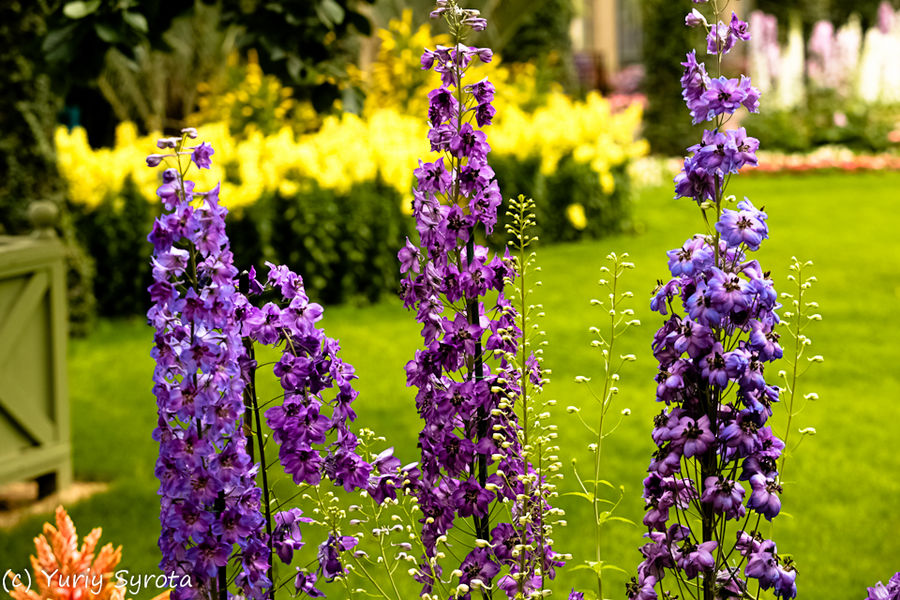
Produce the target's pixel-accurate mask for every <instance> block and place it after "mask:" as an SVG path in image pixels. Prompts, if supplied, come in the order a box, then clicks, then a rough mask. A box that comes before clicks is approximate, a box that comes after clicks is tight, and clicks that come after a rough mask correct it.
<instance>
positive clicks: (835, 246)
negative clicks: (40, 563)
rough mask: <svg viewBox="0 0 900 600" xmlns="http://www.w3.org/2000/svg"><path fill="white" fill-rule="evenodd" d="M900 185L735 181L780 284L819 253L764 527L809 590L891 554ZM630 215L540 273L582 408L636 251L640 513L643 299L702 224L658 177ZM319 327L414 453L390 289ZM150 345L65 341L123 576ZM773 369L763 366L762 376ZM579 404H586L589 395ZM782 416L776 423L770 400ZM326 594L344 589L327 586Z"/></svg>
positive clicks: (146, 514)
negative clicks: (805, 370) (802, 395)
mask: <svg viewBox="0 0 900 600" xmlns="http://www.w3.org/2000/svg"><path fill="white" fill-rule="evenodd" d="M898 189H900V175H898V174H878V173H873V174H866V175H839V174H834V175H815V176H794V177H754V178H751V177H745V178H743V179H741V180H735V184H734V188H733V190H732V192H733V193H735V194H736V195H738V197H741V196H743V195H747V196H749V197H750V198H751V199H752V200H753V201H754V203H755V204H756V205H757V206H760V205H765V207H766V210H767V212H768V213H769V226H770V232H771V236H772V239H770V240H768V241H767V242H766V243H765V244H764V245H763V250H762V251H761V252H760V253H758V258H759V260H760V262H761V263H762V264H763V267H764V269H767V270H771V271H772V274H773V277H774V279H775V281H776V284H777V285H778V286H779V289H786V285H787V282H786V281H785V276H786V274H787V266H788V264H789V260H790V257H791V256H797V257H798V258H801V259H803V260H805V259H811V260H813V261H815V265H816V266H815V270H814V273H815V275H816V276H817V277H818V283H817V284H816V285H815V287H814V288H813V291H812V298H813V299H815V300H818V301H819V303H820V305H821V309H820V312H821V313H822V315H823V317H824V321H823V322H821V323H818V324H815V325H814V327H813V328H812V329H810V331H809V334H810V336H811V337H812V339H813V341H814V346H813V349H814V353H817V354H822V355H824V356H825V358H826V362H825V363H824V364H822V365H818V366H817V367H815V368H814V369H813V370H812V371H810V374H809V376H808V378H807V379H805V380H803V381H802V382H801V388H802V391H804V392H805V391H816V392H818V394H819V397H820V399H819V401H818V402H816V403H813V404H810V405H809V407H808V408H807V410H806V411H805V412H804V413H803V414H802V415H801V416H800V417H799V418H798V419H797V420H795V423H794V425H795V427H794V435H795V438H794V439H796V438H797V437H798V436H796V428H797V427H807V426H811V427H815V428H816V429H817V430H818V435H817V436H816V437H814V438H812V439H810V440H808V441H806V442H804V444H803V445H802V446H801V447H800V449H799V450H798V452H797V453H796V455H795V456H793V457H792V458H791V459H790V462H789V463H788V469H787V470H788V476H787V479H788V482H787V485H786V487H785V493H784V496H783V506H784V511H786V512H787V513H790V515H792V516H790V517H787V516H785V517H780V518H778V519H777V523H776V525H775V528H774V529H775V538H776V540H777V542H778V547H779V550H780V551H781V552H782V553H786V554H792V555H793V556H794V557H795V560H796V562H797V565H798V569H799V576H798V587H799V590H800V597H801V598H810V599H818V598H823V599H824V598H836V599H848V600H849V599H853V598H859V597H862V595H863V594H864V593H865V587H866V586H867V585H873V584H874V582H875V581H877V580H879V579H882V580H885V579H886V578H888V577H890V575H891V574H893V573H894V572H895V571H896V569H897V568H900V565H898V564H897V562H896V557H897V556H900V536H898V535H897V533H898V532H900V514H898V512H897V511H896V503H897V498H898V497H900V478H898V477H897V475H896V474H897V473H900V454H898V453H897V452H896V451H895V445H896V443H895V441H896V437H897V431H898V425H897V423H900V402H898V399H900V377H898V371H897V368H896V359H895V354H896V351H897V348H898V344H897V341H896V340H897V339H900V316H898V314H897V307H898V306H900V279H898V277H897V273H898V271H900V237H898V236H897V234H896V209H897V191H898ZM636 212H637V215H638V221H639V222H640V223H641V227H642V231H641V232H640V233H639V234H638V235H634V236H618V237H614V238H611V239H606V240H602V241H598V242H583V243H578V244H571V245H563V246H555V247H551V248H541V249H540V250H539V260H540V264H541V265H542V267H543V273H542V276H543V282H544V285H543V286H542V287H541V288H539V289H538V290H537V291H536V294H535V300H536V301H538V302H541V303H542V304H543V305H544V307H545V312H546V315H547V316H546V318H545V319H544V322H543V328H544V329H545V330H546V332H547V339H548V341H549V346H548V347H547V349H546V355H545V356H546V363H545V365H546V367H548V368H549V369H551V370H552V372H553V373H552V376H551V379H552V382H551V383H550V384H549V385H548V386H547V388H546V393H547V394H548V395H549V396H550V397H552V398H556V399H558V401H559V405H560V406H561V407H565V406H567V405H572V404H574V405H579V406H585V407H588V406H589V405H590V402H589V400H588V394H587V390H585V389H584V388H583V387H580V386H578V385H576V384H575V383H574V381H573V380H574V377H575V376H576V375H587V376H595V375H597V374H598V372H599V360H598V359H599V356H598V355H597V354H596V350H593V349H591V348H590V345H589V344H590V339H591V335H590V334H589V333H588V331H587V329H588V327H589V326H591V325H595V324H599V323H600V322H601V320H602V319H603V315H602V314H601V311H600V310H599V309H597V308H595V307H592V306H590V304H589V300H590V298H592V297H596V296H598V295H599V294H600V293H601V292H600V290H599V288H598V287H597V285H596V281H597V279H598V278H599V276H600V271H599V269H600V266H601V265H603V264H604V260H603V259H604V256H605V255H606V254H607V253H608V252H610V251H616V252H619V253H621V252H628V253H629V254H630V255H631V259H632V260H633V261H634V262H635V263H636V265H637V268H636V269H635V270H634V271H631V272H629V274H628V275H627V277H628V278H627V279H626V280H625V282H624V283H625V285H626V287H627V288H629V289H631V290H633V291H634V293H635V303H634V304H635V306H634V308H635V310H636V312H637V316H638V318H640V319H641V321H642V323H643V325H642V326H641V327H639V328H636V329H634V330H632V331H630V332H629V333H628V335H627V336H626V337H625V338H624V339H623V343H622V347H621V348H622V351H623V352H625V351H630V352H634V353H635V354H637V355H638V359H639V360H638V362H637V363H633V364H631V365H628V366H627V368H626V370H625V371H624V372H623V374H622V381H621V384H620V388H621V390H622V392H621V394H620V396H619V397H618V399H617V400H616V402H617V403H618V407H619V408H625V407H628V408H630V409H631V411H632V414H631V416H630V417H628V418H627V419H626V420H625V421H624V422H623V423H622V425H621V427H620V428H619V429H618V431H617V432H616V433H615V434H614V435H613V436H612V437H610V438H609V439H608V440H607V445H606V446H605V448H604V455H605V458H604V474H603V476H604V477H605V478H606V479H608V480H610V481H612V482H614V483H616V484H621V485H624V486H625V490H626V493H625V498H624V500H623V502H622V505H621V513H620V514H621V515H622V516H625V517H628V518H631V519H632V520H634V521H637V522H639V521H640V519H641V517H642V513H643V505H642V501H641V499H640V490H641V480H642V478H643V477H644V474H645V472H646V467H647V463H648V461H649V456H650V452H651V450H652V442H651V440H650V435H649V434H650V429H651V419H652V415H653V414H655V413H656V412H658V410H659V406H658V405H657V404H656V402H655V401H654V387H655V384H654V383H653V381H652V378H653V375H654V373H655V363H654V360H653V357H652V355H651V354H650V352H649V343H650V339H651V337H652V335H653V332H654V331H655V329H656V328H657V327H658V326H659V324H660V318H659V317H658V316H655V315H651V314H650V312H649V308H648V306H647V304H648V297H649V294H650V291H651V290H652V288H653V287H654V282H655V281H656V279H657V278H662V277H665V276H666V265H665V254H664V253H665V251H666V250H668V249H670V248H673V247H676V246H678V245H680V244H681V243H682V242H683V241H684V240H685V239H686V238H687V237H689V236H690V235H691V234H693V233H694V232H697V231H700V230H701V229H702V227H703V222H702V219H701V218H700V216H699V212H698V211H697V210H696V208H695V207H694V206H693V205H692V203H690V202H689V201H687V200H679V201H673V200H671V192H670V190H669V189H668V188H665V189H655V190H647V191H646V192H645V193H643V194H642V195H641V197H640V198H639V199H638V201H637V205H636ZM324 325H325V327H326V329H327V331H328V333H329V335H331V336H334V337H337V338H339V339H340V340H341V345H342V347H343V348H344V350H343V357H344V358H345V360H347V361H349V362H351V363H352V364H354V365H355V367H356V369H357V373H358V375H359V377H360V379H359V382H358V389H359V390H360V392H361V395H360V398H359V400H358V401H357V404H356V408H357V411H358V413H359V420H358V423H359V424H360V425H364V426H366V427H370V428H372V429H374V430H375V431H376V432H378V433H379V434H381V435H385V436H387V437H389V439H390V443H391V444H392V445H394V446H395V447H396V453H397V454H398V455H399V456H401V457H402V458H404V459H407V460H409V461H411V460H414V459H415V455H416V448H415V441H416V435H417V431H418V427H419V421H418V418H417V416H416V413H415V408H414V405H413V400H412V398H413V394H412V392H411V390H408V389H407V388H406V387H405V372H404V370H403V366H404V364H405V363H406V362H407V361H408V360H409V359H410V358H411V357H412V355H413V353H414V351H415V349H416V348H417V347H418V346H419V344H420V340H421V338H420V337H419V334H418V328H417V326H416V323H415V322H414V321H413V318H412V315H410V314H409V313H407V311H405V310H404V309H403V307H402V306H400V304H399V302H397V301H392V302H386V303H383V304H379V305H377V306H371V307H366V308H353V307H349V306H337V307H327V310H326V316H325V320H324ZM150 344H151V334H150V331H149V329H148V328H147V327H146V326H145V325H144V324H143V322H142V321H141V320H133V321H116V322H103V323H101V325H100V327H99V329H98V330H97V331H96V332H95V333H94V334H93V335H92V336H91V337H90V338H89V339H87V340H75V341H73V343H72V345H71V351H70V356H71V360H70V378H71V399H72V406H73V411H72V413H73V433H74V440H75V441H74V443H75V468H76V474H77V477H78V478H79V479H82V480H85V479H87V480H105V481H111V482H113V487H112V490H111V491H110V492H109V493H108V494H104V495H103V496H98V497H94V498H92V499H90V500H88V501H85V502H83V503H80V504H78V505H76V506H73V507H71V514H72V516H73V518H74V519H75V522H76V525H78V526H79V528H80V530H81V531H82V532H83V533H87V531H88V530H89V529H90V528H91V527H95V526H103V528H104V535H103V539H104V540H106V541H112V542H114V543H116V544H122V545H123V546H124V560H123V567H124V568H128V569H130V570H131V571H132V572H133V573H151V572H153V571H154V569H155V568H156V563H157V560H158V557H157V551H156V546H155V544H156V536H157V534H158V505H157V497H156V480H155V479H154V476H153V466H154V461H155V454H156V444H155V443H154V442H153V441H152V440H151V439H150V432H151V431H152V429H153V427H154V425H155V421H156V417H155V404H154V399H153V397H152V395H151V393H150V388H151V383H150V375H151V372H152V361H151V359H150V357H149V351H150ZM778 368H780V367H777V366H776V367H774V368H770V370H769V378H770V380H773V381H774V379H773V378H774V374H775V372H777V369H778ZM268 389H269V390H270V391H271V390H273V389H274V388H272V387H270V388H268ZM583 414H584V415H585V416H586V417H587V418H590V415H591V411H590V409H589V408H586V409H585V412H584V413H583ZM554 418H555V420H556V422H557V423H558V424H559V430H560V443H561V446H562V456H563V461H564V463H565V464H566V472H567V473H569V457H574V458H575V459H577V460H578V461H579V462H580V463H586V462H587V459H588V452H587V444H588V443H589V441H590V440H589V439H588V438H589V434H588V433H587V432H585V431H584V430H583V429H582V427H581V426H580V424H579V423H578V422H577V420H576V419H575V418H574V417H572V416H570V415H567V414H566V413H565V411H563V410H559V411H557V414H556V415H555V416H554ZM774 423H775V426H776V430H779V431H781V432H782V433H783V429H784V418H783V412H782V411H781V410H780V409H777V410H776V417H775V420H774ZM286 484H287V482H283V483H281V484H280V485H283V486H286ZM563 487H564V488H566V489H563V490H561V491H568V490H571V489H574V483H573V482H572V480H571V478H568V479H567V480H566V481H565V482H564V483H563ZM579 502H580V501H573V500H572V499H571V497H569V498H565V499H563V501H562V504H563V506H564V507H565V508H566V510H567V512H568V516H567V520H568V523H569V525H568V527H567V528H565V529H561V530H559V531H558V532H557V535H556V542H557V548H558V549H559V550H561V551H564V552H571V553H572V554H574V555H575V556H576V560H577V559H578V558H581V557H585V558H588V557H591V556H592V554H593V550H592V536H591V535H589V533H590V532H591V531H592V529H591V524H590V520H589V517H588V515H587V511H586V510H585V508H586V505H585V504H579ZM41 520H42V519H33V520H30V521H29V522H27V523H24V524H22V525H21V526H19V527H17V528H16V529H14V530H12V531H8V532H3V533H2V534H0V565H9V566H24V565H25V562H26V557H27V555H28V554H29V553H30V552H31V550H32V545H31V538H32V537H33V536H34V535H35V534H36V533H37V532H38V531H39V529H40V522H41ZM764 531H765V529H764ZM642 532H643V529H642V527H629V526H627V525H621V524H617V525H612V526H609V527H608V528H607V529H605V530H604V542H603V544H602V548H603V553H604V556H605V559H606V560H608V561H610V562H612V563H614V564H617V565H619V566H621V567H622V568H624V569H626V570H628V571H629V572H630V573H631V572H633V570H634V568H635V566H636V564H637V563H638V562H639V560H640V556H639V554H638V552H637V548H638V547H639V545H640V544H641V543H642V539H641V534H642ZM4 568H6V567H4ZM629 576H630V575H629ZM608 578H609V582H608V584H607V586H606V588H605V592H606V594H605V595H606V596H608V597H612V598H621V597H623V595H624V594H623V591H624V590H623V587H622V583H623V580H624V577H623V576H617V575H616V574H614V573H610V574H609V575H608ZM559 580H560V584H559V587H558V590H559V594H558V595H559V596H562V591H563V590H566V591H567V590H568V589H569V588H570V587H572V586H573V585H574V586H576V587H580V588H586V587H587V586H588V585H589V584H590V581H589V579H588V577H587V575H585V573H584V571H568V570H563V571H562V572H561V574H560V577H559ZM327 593H328V596H329V598H341V597H343V590H341V589H339V588H338V587H336V586H331V587H329V588H328V589H327ZM140 597H142V598H143V597H149V596H147V595H145V594H141V595H140Z"/></svg>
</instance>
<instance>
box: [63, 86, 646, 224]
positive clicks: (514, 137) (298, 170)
mask: <svg viewBox="0 0 900 600" xmlns="http://www.w3.org/2000/svg"><path fill="white" fill-rule="evenodd" d="M497 112H498V115H497V119H496V121H495V124H494V125H492V126H490V127H488V130H487V132H488V142H489V143H490V144H491V146H492V148H493V152H494V153H497V154H503V155H513V156H516V157H519V158H525V157H527V156H532V155H539V156H540V157H541V167H542V170H543V172H544V173H545V174H551V173H553V172H554V170H555V168H556V165H557V163H558V161H559V160H560V158H562V157H563V156H564V155H566V154H567V153H570V152H571V153H573V156H574V158H575V160H576V161H578V162H581V163H590V165H591V167H592V169H593V170H594V171H595V172H596V173H597V175H598V177H600V181H601V183H602V185H603V189H604V191H606V192H607V193H611V192H612V191H613V178H612V173H611V169H612V168H613V167H615V166H617V165H621V164H624V163H626V162H628V161H629V160H631V159H634V158H638V157H641V156H643V155H644V154H646V152H647V146H646V143H645V142H644V141H643V140H639V139H636V138H635V132H636V131H637V128H638V126H639V124H640V119H641V111H640V107H639V106H637V105H634V106H632V107H630V108H628V109H626V110H625V111H623V112H621V113H617V114H612V113H611V112H610V110H609V103H608V102H607V101H606V100H605V99H603V98H601V97H600V96H598V95H590V96H589V97H588V98H587V100H586V101H585V102H576V101H573V100H571V99H570V98H568V97H567V96H565V95H564V94H562V93H552V94H551V95H550V97H549V99H548V102H547V104H546V105H545V106H542V107H540V108H538V109H537V110H536V111H534V112H533V113H526V112H524V111H522V110H521V109H519V108H517V107H516V106H498V109H497ZM200 130H201V134H202V137H203V139H204V140H206V141H209V142H210V143H211V144H212V145H213V146H214V148H215V151H216V154H215V155H214V156H213V167H212V169H210V170H209V171H203V172H202V174H200V175H198V180H199V181H198V183H200V184H201V185H202V184H206V185H213V184H215V182H216V181H221V182H222V198H223V200H224V201H225V202H226V203H227V205H228V206H230V207H241V206H246V205H249V204H252V203H253V202H255V200H256V199H257V198H258V197H259V196H260V195H262V194H263V193H265V192H271V191H275V190H281V191H282V192H284V193H291V191H292V190H296V189H297V187H296V186H298V185H301V184H302V182H303V181H304V180H307V179H309V180H313V181H315V182H317V183H318V184H319V185H320V186H321V187H323V188H326V189H333V190H336V191H339V192H346V191H348V190H349V189H350V188H351V187H352V186H353V184H354V183H358V182H363V181H371V180H373V179H375V178H376V177H379V176H380V177H381V179H383V180H384V181H385V182H386V183H387V184H389V185H391V186H393V187H394V188H396V189H397V190H398V191H399V192H400V193H401V194H407V193H408V192H409V190H410V187H411V185H412V171H413V169H414V168H415V167H416V165H417V161H418V159H420V158H421V159H424V160H433V159H434V157H433V156H430V152H429V144H428V140H427V138H426V134H427V132H428V125H427V123H426V121H425V120H424V119H422V118H419V117H414V116H410V115H404V114H400V113H399V112H397V111H396V110H394V109H389V108H386V109H380V110H376V111H373V112H371V113H370V114H369V115H368V116H367V117H366V118H360V117H358V116H356V115H353V114H349V113H344V114H342V115H340V116H330V117H326V118H325V119H324V121H323V124H322V128H321V129H319V130H318V131H317V132H315V133H312V134H306V135H301V136H295V135H294V133H293V131H292V129H291V128H290V127H288V126H285V127H284V128H282V129H281V130H280V131H279V132H277V133H275V134H273V135H269V136H263V135H262V134H261V133H259V132H258V131H254V130H253V129H252V128H251V129H248V131H246V132H245V133H244V135H242V136H234V135H232V134H231V133H230V132H229V131H228V126H227V125H226V124H225V123H210V124H206V125H202V126H200ZM157 137H159V135H158V134H157V135H150V136H144V137H140V136H138V135H137V130H136V127H135V126H134V125H133V124H132V123H123V124H121V125H119V127H118V128H117V130H116V144H115V146H114V147H113V148H103V149H99V150H92V149H91V148H90V146H89V145H88V142H87V136H86V135H85V132H84V130H82V129H79V128H76V129H73V130H72V131H67V130H66V129H65V128H60V129H58V130H57V132H56V144H57V149H58V153H59V156H58V158H59V166H60V169H61V170H62V173H63V176H64V177H65V178H66V180H67V181H68V183H69V189H70V193H71V198H72V200H73V201H74V202H76V203H78V204H82V205H85V206H86V207H89V208H90V207H93V206H96V205H97V204H99V203H100V202H101V201H102V200H103V198H104V197H106V196H107V195H109V194H116V193H117V192H118V191H119V190H120V189H121V187H122V184H123V182H124V180H125V178H126V177H127V176H129V175H130V176H131V177H132V178H133V179H134V181H135V183H137V185H138V187H139V188H140V189H141V190H142V191H143V192H144V193H145V195H146V196H147V198H148V200H152V198H153V196H152V194H153V190H154V189H155V187H156V178H157V176H158V172H157V171H155V170H152V169H148V168H147V167H146V166H144V157H145V156H146V155H147V154H148V153H150V152H152V151H153V149H154V148H155V140H156V138H157ZM525 191H526V192H527V190H525Z"/></svg>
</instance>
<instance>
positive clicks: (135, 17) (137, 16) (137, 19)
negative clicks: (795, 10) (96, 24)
mask: <svg viewBox="0 0 900 600" xmlns="http://www.w3.org/2000/svg"><path fill="white" fill-rule="evenodd" d="M122 18H123V19H125V22H126V23H128V24H129V25H130V26H131V28H132V29H135V30H137V31H140V32H141V33H147V31H148V30H149V28H148V27H147V17H145V16H144V15H142V14H141V13H136V12H131V11H127V10H126V11H125V12H123V13H122Z"/></svg>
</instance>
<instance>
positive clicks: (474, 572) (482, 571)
mask: <svg viewBox="0 0 900 600" xmlns="http://www.w3.org/2000/svg"><path fill="white" fill-rule="evenodd" d="M460 570H461V571H462V576H461V577H460V578H459V581H460V583H465V584H467V585H471V584H472V582H473V581H479V582H481V583H482V584H484V585H485V587H487V586H489V585H490V583H491V580H492V579H493V578H494V576H495V575H496V574H497V573H499V572H500V567H499V566H498V565H497V563H495V562H494V561H492V560H491V558H490V554H489V553H488V551H487V549H486V548H475V549H474V550H472V551H471V552H469V554H468V556H466V558H465V560H463V562H462V566H460Z"/></svg>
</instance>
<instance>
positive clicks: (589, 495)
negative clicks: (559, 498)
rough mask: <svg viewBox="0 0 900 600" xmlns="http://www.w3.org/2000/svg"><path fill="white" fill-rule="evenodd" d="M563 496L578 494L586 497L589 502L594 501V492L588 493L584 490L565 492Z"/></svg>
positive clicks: (580, 496)
mask: <svg viewBox="0 0 900 600" xmlns="http://www.w3.org/2000/svg"><path fill="white" fill-rule="evenodd" d="M563 496H578V497H579V498H584V499H585V500H587V501H588V502H593V501H594V495H593V494H586V493H584V492H566V493H565V494H563Z"/></svg>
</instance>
